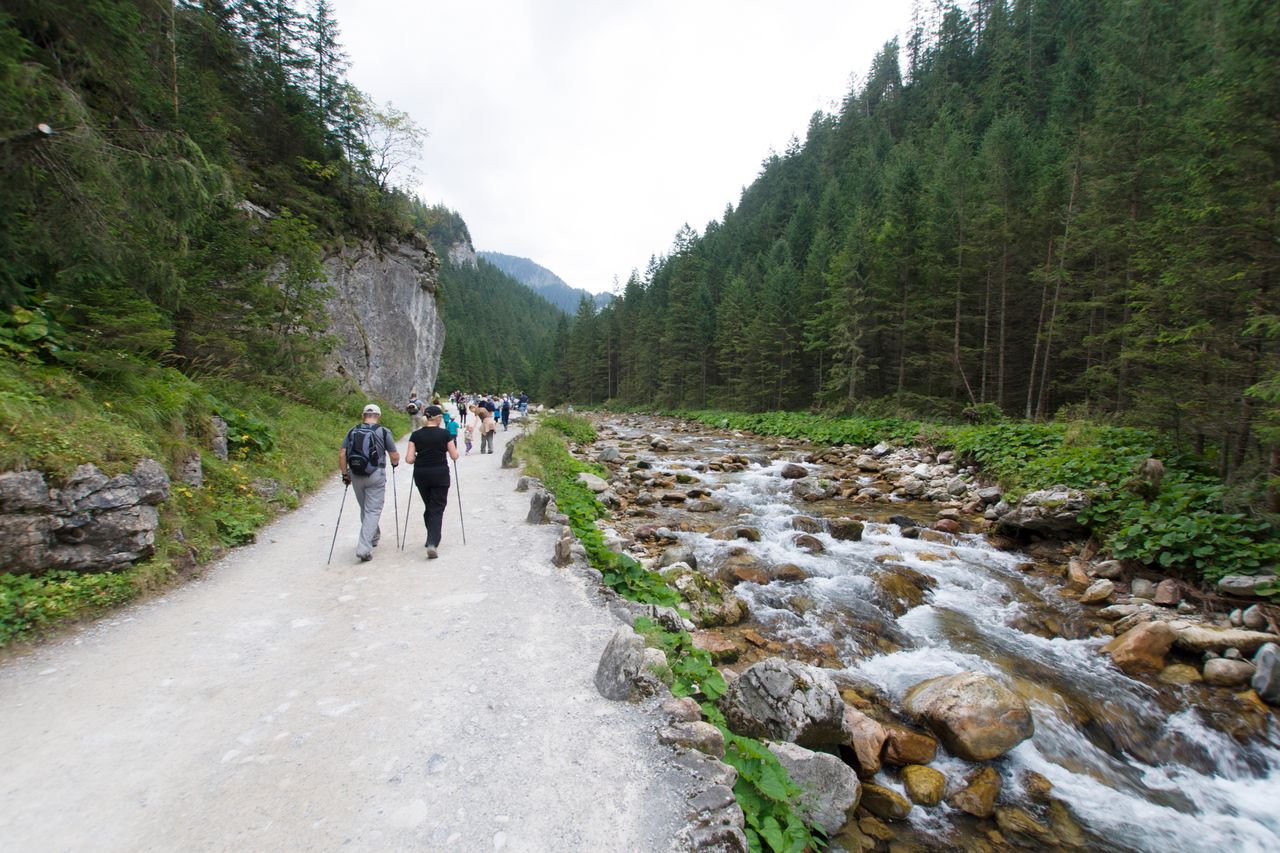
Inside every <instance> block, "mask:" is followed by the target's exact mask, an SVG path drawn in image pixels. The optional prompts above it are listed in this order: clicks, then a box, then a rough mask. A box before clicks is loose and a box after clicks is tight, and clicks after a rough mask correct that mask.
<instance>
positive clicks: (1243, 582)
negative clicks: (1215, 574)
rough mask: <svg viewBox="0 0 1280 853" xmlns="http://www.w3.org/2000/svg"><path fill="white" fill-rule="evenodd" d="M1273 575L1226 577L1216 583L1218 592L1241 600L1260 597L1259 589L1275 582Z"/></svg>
mask: <svg viewBox="0 0 1280 853" xmlns="http://www.w3.org/2000/svg"><path fill="white" fill-rule="evenodd" d="M1275 579H1276V577H1275V575H1227V576H1226V577H1224V578H1221V579H1220V580H1219V581H1218V592H1220V593H1222V594H1224V595H1234V596H1238V597H1241V598H1254V597H1257V596H1260V595H1261V593H1260V592H1258V590H1259V589H1263V588H1266V587H1267V586H1269V585H1270V584H1272V583H1274V582H1275Z"/></svg>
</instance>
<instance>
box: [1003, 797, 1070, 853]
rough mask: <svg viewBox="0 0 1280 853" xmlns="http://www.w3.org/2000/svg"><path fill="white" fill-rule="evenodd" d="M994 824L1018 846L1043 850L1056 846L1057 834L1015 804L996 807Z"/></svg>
mask: <svg viewBox="0 0 1280 853" xmlns="http://www.w3.org/2000/svg"><path fill="white" fill-rule="evenodd" d="M996 826H998V827H1000V832H1002V833H1003V834H1004V836H1005V838H1007V839H1008V840H1010V841H1012V842H1013V843H1014V844H1015V845H1017V846H1019V847H1030V848H1032V849H1034V850H1044V849H1047V848H1051V847H1056V846H1057V844H1058V836H1057V835H1055V834H1054V833H1053V830H1051V829H1050V828H1049V827H1047V826H1045V825H1044V824H1043V823H1041V822H1040V821H1038V820H1036V819H1035V818H1033V817H1032V816H1031V815H1030V814H1028V813H1027V812H1026V811H1024V810H1023V809H1020V808H1017V807H1015V806H1001V807H1000V808H998V809H996Z"/></svg>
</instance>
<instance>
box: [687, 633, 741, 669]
mask: <svg viewBox="0 0 1280 853" xmlns="http://www.w3.org/2000/svg"><path fill="white" fill-rule="evenodd" d="M690 636H691V637H692V638H693V647H694V648H695V649H702V650H703V651H705V652H707V653H708V654H710V655H711V660H712V661H713V662H714V663H733V662H734V661H735V660H737V659H738V655H739V654H741V650H740V649H739V648H738V646H737V645H736V644H735V643H734V642H733V641H732V640H730V639H729V638H728V637H724V636H721V635H720V634H717V633H715V632H714V631H694V632H693V633H692V634H691V635H690Z"/></svg>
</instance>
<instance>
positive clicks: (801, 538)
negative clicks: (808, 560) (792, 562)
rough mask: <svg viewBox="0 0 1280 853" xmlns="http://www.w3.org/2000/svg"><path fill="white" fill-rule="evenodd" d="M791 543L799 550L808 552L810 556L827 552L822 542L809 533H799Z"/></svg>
mask: <svg viewBox="0 0 1280 853" xmlns="http://www.w3.org/2000/svg"><path fill="white" fill-rule="evenodd" d="M791 541H792V543H794V544H795V546H796V547H797V548H799V549H800V550H802V551H808V552H809V553H810V554H821V553H822V552H823V551H825V550H827V549H826V546H825V545H823V544H822V540H820V539H818V537H816V536H813V535H810V534H808V533H799V534H797V535H796V537H795V538H794V539H792V540H791Z"/></svg>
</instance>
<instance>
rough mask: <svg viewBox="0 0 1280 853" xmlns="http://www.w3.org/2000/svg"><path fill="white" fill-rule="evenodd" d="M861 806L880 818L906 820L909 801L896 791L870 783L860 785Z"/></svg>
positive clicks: (909, 808) (909, 805)
mask: <svg viewBox="0 0 1280 853" xmlns="http://www.w3.org/2000/svg"><path fill="white" fill-rule="evenodd" d="M862 807H863V808H864V809H866V810H867V811H869V812H871V813H872V814H873V815H875V816H876V817H878V818H880V819H881V820H906V818H907V815H909V814H911V801H910V800H908V799H907V798H906V797H904V796H902V795H901V794H899V793H898V792H897V791H895V790H893V789H891V788H886V787H884V786H882V785H872V784H870V783H868V784H866V785H863V786H862Z"/></svg>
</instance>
